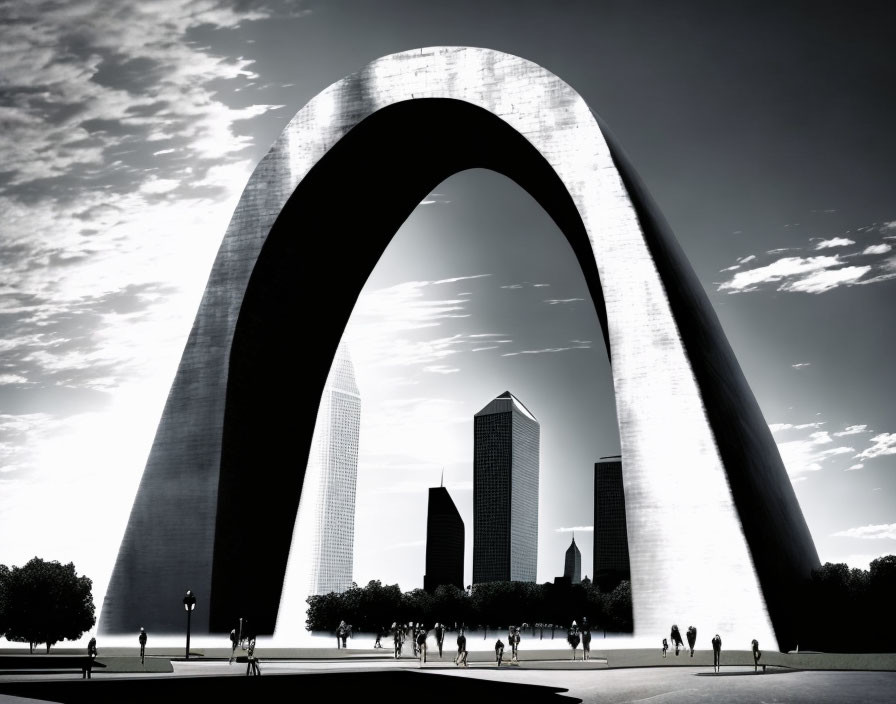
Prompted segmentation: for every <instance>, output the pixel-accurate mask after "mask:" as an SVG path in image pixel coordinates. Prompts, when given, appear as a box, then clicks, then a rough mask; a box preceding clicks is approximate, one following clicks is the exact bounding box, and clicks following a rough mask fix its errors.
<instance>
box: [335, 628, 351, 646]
mask: <svg viewBox="0 0 896 704" xmlns="http://www.w3.org/2000/svg"><path fill="white" fill-rule="evenodd" d="M347 628H348V627H347V626H346V625H345V621H340V622H339V625H338V626H337V627H336V649H337V650H338V649H339V648H344V647H345V638H346V635H347V630H346V629H347Z"/></svg>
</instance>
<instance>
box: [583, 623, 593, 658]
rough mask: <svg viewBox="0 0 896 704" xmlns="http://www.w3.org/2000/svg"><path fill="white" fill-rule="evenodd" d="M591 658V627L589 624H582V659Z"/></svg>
mask: <svg viewBox="0 0 896 704" xmlns="http://www.w3.org/2000/svg"><path fill="white" fill-rule="evenodd" d="M590 659H591V629H590V628H588V624H587V623H586V624H583V625H582V660H590Z"/></svg>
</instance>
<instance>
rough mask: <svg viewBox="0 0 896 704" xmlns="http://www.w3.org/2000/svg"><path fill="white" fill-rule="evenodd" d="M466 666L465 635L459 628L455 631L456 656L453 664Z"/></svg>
mask: <svg viewBox="0 0 896 704" xmlns="http://www.w3.org/2000/svg"><path fill="white" fill-rule="evenodd" d="M461 663H463V666H464V667H466V666H467V637H466V636H465V635H464V629H463V628H461V629H460V630H459V631H458V632H457V657H456V658H454V664H455V665H458V666H459V665H460V664H461Z"/></svg>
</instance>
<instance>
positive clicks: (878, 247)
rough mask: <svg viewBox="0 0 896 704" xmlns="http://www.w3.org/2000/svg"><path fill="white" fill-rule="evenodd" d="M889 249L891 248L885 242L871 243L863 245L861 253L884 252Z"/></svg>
mask: <svg viewBox="0 0 896 704" xmlns="http://www.w3.org/2000/svg"><path fill="white" fill-rule="evenodd" d="M891 249H893V248H892V247H891V246H890V245H888V244H886V243H885V242H884V243H881V244H872V245H869V246H868V247H865V249H863V250H862V254H886V253H887V252H889V251H890V250H891Z"/></svg>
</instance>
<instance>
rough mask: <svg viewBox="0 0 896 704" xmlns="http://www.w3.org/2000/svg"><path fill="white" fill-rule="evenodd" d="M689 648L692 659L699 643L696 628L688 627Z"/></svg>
mask: <svg viewBox="0 0 896 704" xmlns="http://www.w3.org/2000/svg"><path fill="white" fill-rule="evenodd" d="M686 635H687V639H688V648H690V649H691V657H694V645H696V643H697V629H696V628H694V626H688V630H687V634H686Z"/></svg>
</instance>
